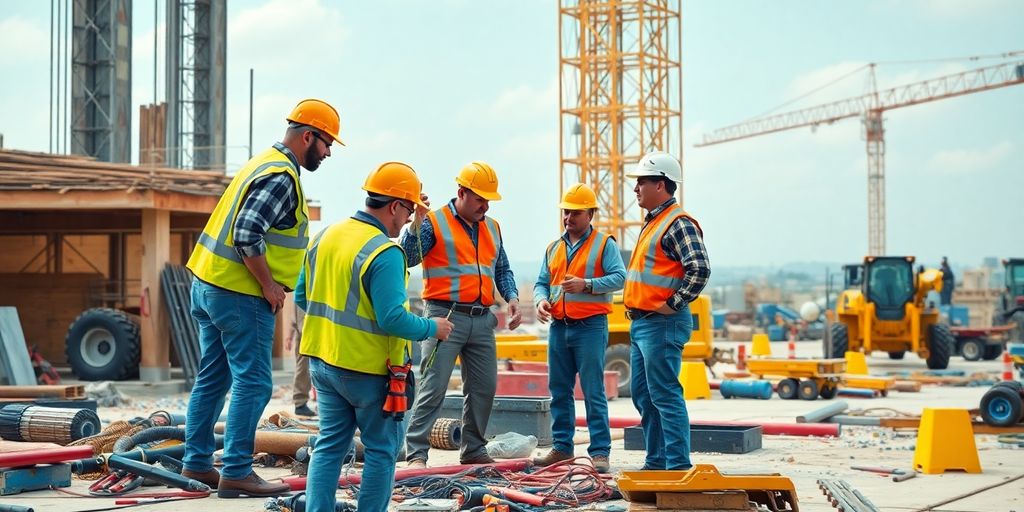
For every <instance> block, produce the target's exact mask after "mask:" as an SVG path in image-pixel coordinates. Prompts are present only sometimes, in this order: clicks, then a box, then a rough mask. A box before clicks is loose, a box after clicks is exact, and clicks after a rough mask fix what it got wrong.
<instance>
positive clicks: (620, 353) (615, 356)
mask: <svg viewBox="0 0 1024 512" xmlns="http://www.w3.org/2000/svg"><path fill="white" fill-rule="evenodd" d="M604 371H606V372H619V396H630V390H629V386H630V380H631V378H632V375H633V372H632V371H631V370H630V365H629V344H628V343H616V344H614V345H609V346H608V348H607V349H606V350H605V351H604Z"/></svg>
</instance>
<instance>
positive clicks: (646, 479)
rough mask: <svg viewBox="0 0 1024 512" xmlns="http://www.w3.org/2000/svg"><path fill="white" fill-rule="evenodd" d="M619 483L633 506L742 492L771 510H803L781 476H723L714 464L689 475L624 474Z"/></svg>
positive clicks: (794, 489)
mask: <svg viewBox="0 0 1024 512" xmlns="http://www.w3.org/2000/svg"><path fill="white" fill-rule="evenodd" d="M616 483H617V484H618V486H619V491H621V492H622V495H623V497H625V498H626V500H628V501H631V502H641V503H655V502H656V500H657V495H658V493H684V492H717V491H725V490H742V491H745V492H746V493H747V496H748V497H749V498H750V501H753V502H755V503H757V504H758V505H762V506H764V507H767V508H768V509H769V510H777V511H792V512H799V510H800V509H799V506H798V504H797V496H796V488H795V487H794V486H793V481H792V480H790V479H789V478H787V477H784V476H782V475H780V474H779V473H770V474H757V475H744V474H731V473H730V474H728V475H723V474H721V473H719V472H718V468H716V467H715V466H714V465H712V464H697V465H695V466H694V467H693V469H690V470H688V471H624V472H623V473H622V475H621V476H619V478H618V479H616Z"/></svg>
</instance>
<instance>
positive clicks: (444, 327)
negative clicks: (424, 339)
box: [430, 316, 455, 341]
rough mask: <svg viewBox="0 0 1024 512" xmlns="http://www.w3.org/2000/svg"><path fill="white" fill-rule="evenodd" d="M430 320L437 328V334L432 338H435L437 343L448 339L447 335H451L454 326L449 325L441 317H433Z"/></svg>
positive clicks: (445, 319) (449, 323) (446, 320)
mask: <svg viewBox="0 0 1024 512" xmlns="http://www.w3.org/2000/svg"><path fill="white" fill-rule="evenodd" d="M430 320H432V321H433V322H434V325H435V326H437V332H435V333H434V337H435V338H437V341H444V340H446V339H448V335H450V334H451V333H452V329H454V328H455V324H453V323H451V322H450V321H448V319H447V318H445V317H443V316H435V317H433V318H431V319H430Z"/></svg>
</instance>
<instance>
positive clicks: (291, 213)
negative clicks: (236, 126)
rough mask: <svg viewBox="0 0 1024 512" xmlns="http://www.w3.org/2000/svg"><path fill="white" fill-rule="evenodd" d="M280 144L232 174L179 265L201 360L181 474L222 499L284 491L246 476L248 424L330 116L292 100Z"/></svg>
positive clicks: (261, 402)
mask: <svg viewBox="0 0 1024 512" xmlns="http://www.w3.org/2000/svg"><path fill="white" fill-rule="evenodd" d="M286 119H287V121H288V129H287V130H286V131H285V135H284V141H282V142H279V143H276V144H274V145H273V147H271V148H269V149H267V150H266V151H263V152H262V153H260V154H258V155H256V156H255V157H253V158H252V159H251V160H249V161H248V162H247V163H246V164H245V166H244V167H242V168H241V169H240V170H239V171H238V174H235V176H234V178H233V179H232V180H231V183H230V184H229V185H228V188H227V190H225V191H224V195H223V196H221V198H220V201H219V202H218V203H217V207H216V208H215V209H214V210H213V213H212V214H211V215H210V220H209V221H208V222H207V223H206V227H205V228H204V229H203V233H202V234H201V235H200V236H199V241H198V243H197V244H196V247H195V249H194V250H193V252H192V256H191V257H190V258H189V260H188V268H189V269H191V270H192V273H193V274H194V275H195V280H193V282H192V317H193V318H194V319H195V320H196V322H197V323H198V325H199V338H200V339H199V344H200V349H201V354H202V357H201V359H200V361H199V372H198V375H197V376H196V382H195V385H194V386H193V387H192V396H191V398H190V400H189V405H188V419H187V422H186V426H185V459H184V463H185V467H184V471H183V472H182V475H183V476H186V477H188V478H192V479H194V480H199V481H200V482H203V483H205V484H207V485H209V486H211V487H216V488H217V489H218V490H217V495H218V496H220V497H222V498H237V497H241V496H253V497H255V496H276V495H279V494H282V493H286V492H288V486H287V485H284V484H271V483H268V482H266V481H264V480H263V479H262V478H260V477H259V476H258V475H256V473H254V472H253V471H252V453H253V443H254V439H255V432H256V423H257V422H258V421H259V419H260V416H261V415H262V414H263V409H264V407H266V405H267V402H269V401H270V393H271V390H272V387H273V384H272V379H271V373H270V364H271V363H270V361H271V346H272V345H273V341H274V319H275V314H276V313H277V312H278V310H280V309H281V307H282V306H283V305H284V299H285V293H286V292H287V291H289V290H291V289H292V288H293V287H295V283H296V280H297V279H298V275H299V269H300V268H302V261H303V259H304V258H305V255H306V244H307V241H308V236H307V230H308V226H309V210H308V208H307V205H306V195H305V194H304V193H303V191H302V183H301V181H300V180H299V168H300V167H303V168H305V169H307V170H309V171H315V170H316V169H317V168H318V167H319V166H320V163H321V162H322V161H323V160H324V158H327V157H329V156H331V145H332V143H334V142H337V143H338V144H341V139H340V138H339V137H338V134H339V132H340V127H341V121H340V118H339V117H338V112H337V110H335V109H334V107H332V106H330V105H328V104H327V103H325V102H323V101H321V100H315V99H309V100H303V101H301V102H299V104H298V105H296V107H295V108H294V109H293V110H292V112H291V114H289V115H288V117H287V118H286ZM229 390H230V391H231V405H230V407H229V408H228V417H227V427H226V429H225V431H224V455H223V457H222V460H223V462H224V469H223V474H222V475H221V474H218V472H217V470H215V469H214V468H213V452H214V449H215V445H214V436H213V426H214V423H216V422H217V419H218V418H220V414H221V411H222V410H223V408H224V399H225V394H227V393H228V391H229Z"/></svg>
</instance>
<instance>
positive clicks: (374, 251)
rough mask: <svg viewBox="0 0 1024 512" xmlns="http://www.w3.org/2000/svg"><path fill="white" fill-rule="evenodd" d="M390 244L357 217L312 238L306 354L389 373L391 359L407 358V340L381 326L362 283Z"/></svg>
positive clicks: (331, 362)
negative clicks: (375, 261) (390, 333)
mask: <svg viewBox="0 0 1024 512" xmlns="http://www.w3.org/2000/svg"><path fill="white" fill-rule="evenodd" d="M390 247H398V246H397V245H396V244H395V243H394V242H392V241H391V239H389V238H388V237H387V235H386V234H384V233H383V232H381V230H380V228H378V227H376V226H373V225H370V224H367V223H365V222H362V221H359V220H356V219H348V220H345V221H342V222H339V223H337V224H334V225H332V226H330V227H328V228H327V229H325V230H323V231H321V232H320V233H319V234H317V235H316V236H315V237H314V238H313V243H312V244H311V245H310V247H309V254H308V256H307V258H306V301H307V306H306V320H305V321H304V322H303V324H302V345H301V352H302V354H303V355H307V356H312V357H316V358H319V359H320V360H322V361H323V362H325V363H327V364H329V365H331V366H336V367H338V368H345V369H348V370H353V371H357V372H362V373H369V374H373V375H387V360H388V358H390V359H391V364H402V363H404V362H405V354H406V350H407V349H408V348H409V347H408V343H409V342H408V341H407V340H402V339H400V338H397V337H395V336H391V335H389V334H388V333H386V332H384V330H383V329H381V328H380V326H379V325H378V324H377V315H376V314H374V311H373V304H372V303H371V302H370V294H369V290H367V289H366V288H364V287H363V278H364V277H365V276H366V273H367V272H369V270H370V265H371V264H372V263H373V260H374V259H375V258H376V257H377V255H378V254H380V253H381V252H383V251H384V250H385V249H388V248H390ZM404 254H405V253H403V258H404ZM406 281H408V275H407V276H406Z"/></svg>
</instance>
